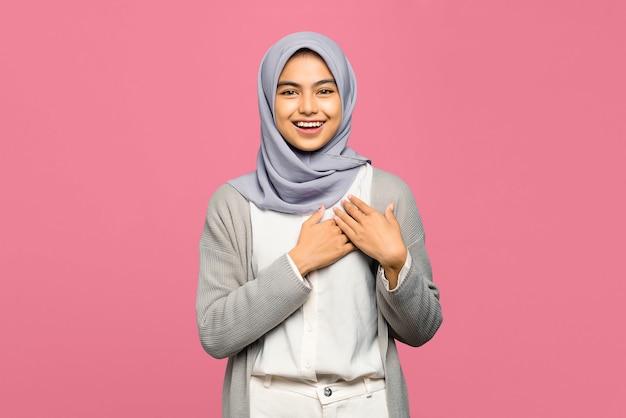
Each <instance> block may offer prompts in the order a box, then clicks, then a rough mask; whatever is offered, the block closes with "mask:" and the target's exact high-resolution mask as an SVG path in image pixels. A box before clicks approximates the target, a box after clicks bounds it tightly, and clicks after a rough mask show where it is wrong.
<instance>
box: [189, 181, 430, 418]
mask: <svg viewBox="0 0 626 418" xmlns="http://www.w3.org/2000/svg"><path fill="white" fill-rule="evenodd" d="M371 195H372V202H371V203H372V207H374V208H375V209H376V210H378V211H380V212H384V210H385V208H386V206H387V205H388V204H389V203H391V202H396V207H395V214H396V217H397V219H398V221H399V223H400V227H401V231H402V238H403V240H404V242H405V244H406V246H407V248H408V250H409V252H410V253H411V257H412V260H413V262H412V264H411V268H410V270H409V272H408V275H407V277H406V279H405V280H404V281H403V282H402V284H401V286H400V287H399V288H398V289H396V290H395V291H394V292H389V291H387V290H386V289H385V286H384V284H383V283H381V282H380V280H379V281H377V282H376V295H377V305H378V340H379V343H380V352H381V356H382V359H383V364H384V368H385V379H386V385H387V404H388V409H389V417H390V418H400V417H408V416H409V406H408V394H407V389H406V383H405V381H404V376H403V374H402V370H401V368H400V362H399V360H398V352H397V349H396V345H395V341H394V340H399V341H402V342H403V343H406V344H409V345H411V346H415V347H417V346H420V345H422V344H424V343H426V342H427V341H428V340H430V339H431V338H432V337H433V335H434V334H435V332H436V331H437V329H438V328H439V326H440V324H441V321H442V315H441V306H440V304H439V290H438V289H437V287H436V286H435V285H434V284H433V282H432V277H431V268H430V261H429V259H428V255H427V253H426V248H425V246H424V230H423V228H422V222H421V220H420V216H419V213H418V211H417V207H416V205H415V201H414V199H413V195H412V194H411V191H410V189H409V188H408V186H407V185H406V184H405V183H404V182H403V181H402V180H401V179H399V178H398V177H396V176H394V175H392V174H389V173H387V172H384V171H382V170H378V169H374V174H373V179H372V194H371ZM251 260H252V226H251V224H250V207H249V202H248V201H247V200H246V199H245V198H244V197H243V196H242V195H241V194H239V192H238V191H237V190H236V189H234V188H233V187H232V186H231V185H228V184H225V185H223V186H221V187H220V188H219V189H218V190H217V191H216V192H215V193H214V195H213V197H212V198H211V201H210V202H209V207H208V209H207V215H206V222H205V224H204V229H203V231H202V237H201V239H200V278H199V284H198V294H197V300H196V316H197V321H198V330H199V333H200V341H201V343H202V346H203V347H204V349H205V350H206V352H207V353H209V354H210V355H211V356H213V357H215V358H225V357H228V365H227V367H226V376H225V378H224V388H223V394H222V413H223V416H224V417H227V418H240V417H241V418H246V417H249V415H250V405H249V393H248V381H249V379H250V376H251V373H252V367H253V365H254V361H255V358H256V355H257V353H258V350H259V344H258V341H259V339H261V338H262V337H263V336H264V335H265V334H266V333H267V332H268V331H270V330H271V329H272V328H274V327H275V326H277V325H278V324H280V323H281V322H282V321H284V320H285V319H286V318H287V317H288V316H289V315H291V314H292V313H293V312H294V311H296V310H297V309H298V308H300V306H302V304H303V303H304V301H305V300H306V298H307V296H308V293H309V292H310V289H309V288H308V287H306V286H305V285H304V284H303V283H302V280H301V279H300V278H299V277H298V276H297V275H296V274H295V273H294V271H293V269H292V268H291V266H290V264H289V261H288V260H287V256H286V254H285V255H283V256H282V257H280V258H278V259H277V260H276V261H274V262H273V263H272V264H271V265H270V266H268V267H267V268H265V269H262V270H261V271H253V267H252V262H251Z"/></svg>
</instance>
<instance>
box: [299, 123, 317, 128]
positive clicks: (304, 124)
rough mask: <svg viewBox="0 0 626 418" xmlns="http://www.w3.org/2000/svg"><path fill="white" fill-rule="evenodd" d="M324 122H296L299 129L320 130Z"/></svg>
mask: <svg viewBox="0 0 626 418" xmlns="http://www.w3.org/2000/svg"><path fill="white" fill-rule="evenodd" d="M323 124H324V122H296V126H297V127H298V128H319V127H320V126H322V125H323Z"/></svg>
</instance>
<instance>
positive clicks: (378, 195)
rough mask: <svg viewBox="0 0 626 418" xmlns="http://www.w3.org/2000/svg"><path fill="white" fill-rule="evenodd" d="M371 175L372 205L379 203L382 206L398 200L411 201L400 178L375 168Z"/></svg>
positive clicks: (409, 191) (409, 193)
mask: <svg viewBox="0 0 626 418" xmlns="http://www.w3.org/2000/svg"><path fill="white" fill-rule="evenodd" d="M372 168H373V173H372V196H373V200H374V203H376V202H377V201H380V203H381V204H382V205H384V206H386V205H388V204H389V203H391V202H397V201H398V200H405V199H410V200H413V194H412V193H411V189H410V188H409V186H408V185H407V184H406V183H405V182H404V180H402V179H401V178H400V177H398V176H396V175H395V174H392V173H389V172H388V171H384V170H381V169H379V168H376V167H372Z"/></svg>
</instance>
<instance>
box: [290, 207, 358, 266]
mask: <svg viewBox="0 0 626 418" xmlns="http://www.w3.org/2000/svg"><path fill="white" fill-rule="evenodd" d="M323 216H324V207H323V206H322V207H320V208H319V209H318V210H317V211H316V212H315V213H314V214H313V215H311V216H310V217H309V219H307V220H306V221H304V223H303V224H302V227H301V228H300V235H299V236H298V242H297V243H296V246H295V247H294V248H293V249H292V250H291V251H290V252H289V257H291V260H292V261H293V262H294V264H295V265H296V267H298V270H299V271H300V274H301V275H302V276H303V277H304V276H305V275H307V274H308V273H310V272H312V271H314V270H317V269H320V268H322V267H326V266H329V265H331V264H333V263H334V262H335V261H337V260H339V259H340V258H342V257H343V256H345V255H346V254H349V253H350V252H352V251H354V250H355V249H356V247H355V246H354V245H353V244H352V242H350V240H349V239H348V237H347V236H345V235H344V233H343V232H342V231H341V229H340V228H339V227H338V226H337V224H336V223H335V220H334V219H328V220H325V221H323V222H320V220H321V219H322V217H323Z"/></svg>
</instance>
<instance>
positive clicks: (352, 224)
mask: <svg viewBox="0 0 626 418" xmlns="http://www.w3.org/2000/svg"><path fill="white" fill-rule="evenodd" d="M354 210H356V208H355V209H354ZM333 211H334V212H335V218H333V219H334V220H335V223H336V224H337V226H339V228H341V230H342V231H343V233H344V234H345V233H346V231H345V229H344V228H342V226H341V225H340V224H339V222H337V218H339V219H340V220H341V221H342V222H343V224H344V225H346V226H347V227H348V228H350V229H354V228H356V227H358V225H359V223H358V222H357V221H356V220H355V219H354V217H353V216H352V215H350V214H348V213H346V212H344V211H342V210H341V209H339V208H333Z"/></svg>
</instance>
